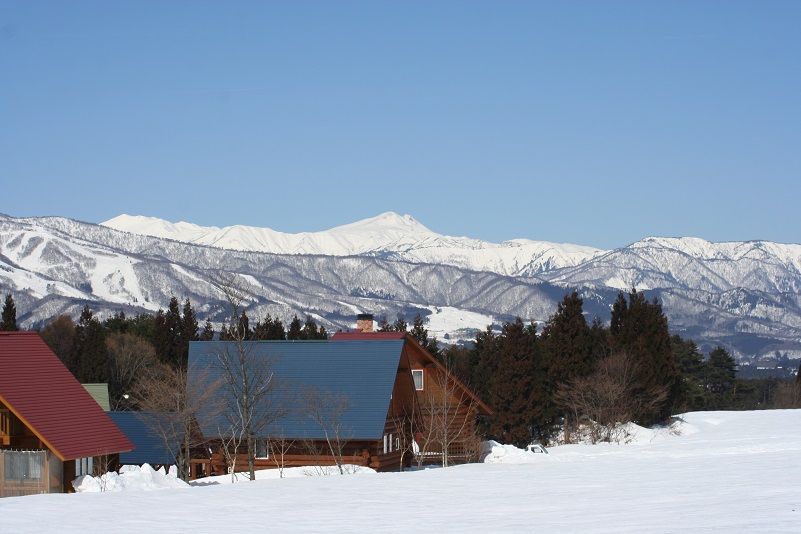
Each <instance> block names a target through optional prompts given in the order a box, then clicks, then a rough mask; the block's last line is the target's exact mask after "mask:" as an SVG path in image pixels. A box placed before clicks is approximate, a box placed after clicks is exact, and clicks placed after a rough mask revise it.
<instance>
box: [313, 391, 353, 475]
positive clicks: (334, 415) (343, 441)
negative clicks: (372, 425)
mask: <svg viewBox="0 0 801 534" xmlns="http://www.w3.org/2000/svg"><path fill="white" fill-rule="evenodd" d="M350 407H351V403H350V400H349V399H348V397H347V395H337V394H334V393H331V392H328V391H317V390H311V391H307V392H306V395H305V409H306V413H307V414H308V416H309V418H311V420H312V421H314V422H315V423H317V424H318V425H319V426H320V428H321V429H322V431H323V436H324V437H325V442H326V446H327V448H328V452H329V453H330V454H331V457H332V458H333V459H334V463H335V464H336V466H337V468H338V469H339V474H340V475H344V474H345V468H344V463H345V462H344V459H343V456H344V454H343V452H344V450H345V446H346V445H347V443H348V440H349V439H350V428H348V427H347V425H346V424H345V423H344V421H343V416H344V415H345V412H347V411H348V410H349V409H350Z"/></svg>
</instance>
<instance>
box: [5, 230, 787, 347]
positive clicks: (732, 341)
mask: <svg viewBox="0 0 801 534" xmlns="http://www.w3.org/2000/svg"><path fill="white" fill-rule="evenodd" d="M346 226H347V225H346ZM684 242H685V241H682V240H677V238H646V239H644V240H642V241H639V242H637V243H635V244H632V245H631V246H628V247H623V248H621V249H615V250H613V251H606V252H604V253H602V254H598V255H594V256H592V257H591V258H589V259H587V260H585V261H582V262H581V263H577V264H575V265H568V266H565V267H558V268H544V269H543V268H539V270H537V271H536V272H533V271H534V269H529V271H528V272H527V274H524V275H516V276H512V275H508V274H503V273H502V272H494V271H492V268H493V267H495V268H497V270H498V271H503V269H506V268H508V266H509V265H508V264H506V263H504V262H503V261H498V262H496V264H495V265H493V264H492V263H491V262H490V263H487V262H485V263H484V264H482V266H483V267H484V268H483V269H480V270H479V269H470V268H467V267H464V266H460V265H449V264H447V261H446V262H440V263H437V262H434V261H428V262H426V261H420V260H419V257H420V256H425V254H430V255H429V257H430V258H435V257H436V256H437V255H438V254H439V255H440V256H441V253H442V251H443V249H439V248H437V247H434V246H433V245H432V243H431V242H424V245H425V246H426V248H416V249H412V250H411V252H414V254H410V251H409V250H407V251H400V252H398V251H393V250H389V251H384V250H377V249H372V250H371V251H370V252H369V253H365V254H361V255H349V256H326V255H321V254H316V255H310V254H276V253H267V252H250V251H234V250H226V249H222V248H216V247H210V246H207V245H200V244H190V243H183V242H180V241H174V240H169V239H166V238H158V237H152V236H146V235H141V234H135V233H130V232H125V231H119V230H116V229H113V228H109V227H107V226H101V225H96V224H91V223H83V222H80V221H74V220H71V219H66V218H61V217H42V218H13V217H9V216H0V291H2V292H11V293H13V295H14V299H15V301H16V302H17V310H18V313H19V314H20V321H21V322H22V324H23V325H26V326H27V327H31V326H37V325H38V326H41V325H42V324H44V322H46V321H47V320H49V319H50V318H52V317H53V316H55V315H58V314H60V313H68V314H71V315H72V316H73V317H77V315H79V314H80V310H81V308H82V307H83V305H84V304H89V305H90V306H91V307H92V309H93V310H95V312H96V313H98V314H100V315H101V316H103V315H105V316H107V315H109V314H111V313H116V312H119V311H124V312H125V313H126V314H131V313H141V312H148V313H152V312H154V311H156V310H158V309H159V308H166V306H167V304H168V302H169V299H170V297H171V296H173V295H176V296H178V297H179V298H181V299H183V298H190V299H191V301H192V303H193V306H194V307H195V308H196V312H197V314H198V316H199V318H201V319H205V317H210V318H212V320H214V321H217V322H220V321H222V320H223V318H224V311H223V310H224V309H225V307H224V305H223V303H222V302H221V300H220V297H219V295H217V294H216V290H214V288H213V284H212V278H213V276H214V274H215V273H216V272H219V271H220V270H223V271H226V272H231V273H235V274H237V275H238V276H239V278H240V279H241V280H244V281H245V282H246V283H247V284H248V286H249V288H250V289H249V295H250V296H249V300H248V303H247V310H248V314H249V315H250V316H251V317H254V318H259V317H264V316H266V314H267V313H269V314H271V315H272V316H274V317H279V318H281V319H282V320H288V319H290V318H291V317H292V315H293V314H298V315H299V316H301V317H302V316H303V315H305V314H307V313H308V314H311V315H312V316H313V317H315V319H317V320H318V321H319V322H320V323H322V324H323V325H324V326H326V328H327V329H328V330H329V331H335V330H337V329H339V328H343V329H348V328H353V325H354V318H355V315H356V313H359V312H365V311H366V312H372V313H373V314H375V316H376V317H378V318H381V317H386V318H388V319H389V320H390V321H392V320H394V318H395V317H396V316H398V315H402V316H405V317H407V318H411V317H413V316H414V315H415V314H417V313H420V314H421V315H423V316H425V317H427V318H428V319H429V323H428V324H429V329H430V330H431V331H432V333H434V334H436V335H437V336H438V337H439V338H440V339H441V340H443V339H444V338H445V337H446V336H448V337H449V338H450V341H454V340H455V339H457V338H458V337H459V336H460V335H462V334H460V333H459V332H457V330H460V329H467V331H466V332H467V334H465V335H467V337H468V338H469V337H470V336H471V335H472V334H470V333H469V332H470V331H471V330H470V329H484V328H485V327H486V325H487V324H496V325H498V324H500V323H502V322H503V321H506V320H511V319H513V318H514V317H515V316H520V317H521V318H523V319H524V320H526V321H534V322H537V323H540V324H541V323H542V322H544V321H546V320H547V319H548V317H549V316H550V315H551V314H552V313H554V311H555V310H556V305H557V303H558V302H559V301H560V300H561V298H562V296H563V295H564V294H565V293H566V292H568V291H572V290H573V289H576V290H578V291H579V294H580V296H581V297H582V298H583V299H584V310H585V312H586V314H587V317H588V320H591V319H592V318H593V317H595V316H598V317H600V318H601V319H602V320H604V321H608V318H609V310H610V306H611V303H612V302H613V301H614V299H615V298H616V296H617V294H618V291H620V290H623V291H627V290H628V289H630V288H632V287H636V288H637V289H640V290H645V291H646V294H647V296H648V298H653V297H656V298H658V299H659V300H660V302H662V304H663V308H664V310H665V313H666V315H667V316H668V320H669V323H670V326H671V331H672V332H674V333H679V334H682V335H683V336H685V337H691V338H693V339H695V340H696V342H698V344H699V346H701V347H702V348H703V349H704V350H708V349H711V348H712V347H713V346H715V345H722V346H725V347H727V348H728V349H729V350H730V351H731V352H732V353H733V354H734V355H735V356H736V357H738V358H739V359H740V360H741V361H749V360H753V359H757V358H761V357H766V355H768V356H770V355H772V354H774V353H782V354H785V355H787V354H790V355H792V356H793V357H797V356H795V355H798V356H801V342H799V340H801V295H799V288H801V269H799V265H801V259H800V258H801V246H799V245H782V244H774V243H770V242H761V241H760V242H739V243H733V244H732V243H728V244H723V245H719V244H714V243H709V242H706V241H704V240H699V239H696V238H692V240H691V241H690V244H689V245H688V246H687V247H684V245H683V243H684ZM680 245H681V246H682V249H681V250H679V249H677V248H676V247H678V246H680ZM444 250H445V251H446V252H447V249H444ZM421 251H424V252H425V254H424V252H421ZM457 252H459V253H460V254H462V255H464V251H463V250H460V251H457ZM481 252H482V253H485V252H486V249H481ZM462 259H463V256H462V257H459V258H457V260H458V261H462ZM482 259H484V258H482ZM535 259H536V258H532V257H527V258H526V257H523V258H522V259H521V264H519V265H516V266H515V269H517V270H518V271H521V272H526V270H525V269H521V265H522V263H523V262H524V261H534V260H535ZM458 261H454V262H453V263H458Z"/></svg>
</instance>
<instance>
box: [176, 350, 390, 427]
mask: <svg viewBox="0 0 801 534" xmlns="http://www.w3.org/2000/svg"><path fill="white" fill-rule="evenodd" d="M403 346H404V340H403V339H394V340H381V341H364V340H358V341H330V340H328V341H248V342H245V350H246V351H247V354H248V357H249V358H253V359H254V360H255V361H258V360H260V359H269V360H270V362H271V368H272V370H273V373H274V376H275V377H276V378H278V379H279V380H280V381H281V383H282V387H281V388H279V389H281V390H282V393H281V395H282V398H281V399H279V400H283V401H285V402H287V403H288V404H290V407H291V408H294V411H293V413H290V414H289V415H287V416H286V417H284V418H282V419H280V420H278V421H277V422H276V423H275V425H273V427H272V428H270V429H267V430H266V431H265V432H264V435H262V436H258V437H261V438H269V437H275V436H280V435H283V436H284V437H286V438H291V439H324V438H325V435H324V433H323V429H322V428H320V425H318V424H317V423H315V422H314V421H313V420H312V419H311V418H310V417H309V416H308V415H307V414H303V413H301V412H300V411H299V410H300V408H301V407H302V404H303V402H302V400H300V399H299V398H298V397H302V394H303V392H306V391H317V392H320V393H321V394H332V395H336V396H339V395H344V396H346V397H347V399H348V402H349V408H348V409H347V411H345V413H344V414H343V415H342V418H341V423H342V425H343V430H344V432H343V434H344V435H345V436H346V437H347V438H348V439H353V440H363V439H364V440H368V439H369V440H373V439H381V436H382V435H383V433H384V424H385V423H386V418H387V412H388V410H389V402H390V399H391V397H392V388H393V386H394V384H395V377H396V375H397V372H398V364H399V363H400V358H401V353H402V351H403ZM235 348H236V345H235V342H232V341H194V342H191V343H190V344H189V373H190V378H191V377H192V376H193V375H194V376H197V375H198V374H199V373H201V372H202V370H203V369H208V372H209V374H210V375H211V376H212V377H213V378H217V377H219V376H221V373H222V370H221V368H220V363H219V359H218V355H220V354H224V353H225V351H226V350H227V351H234V350H235ZM220 395H225V393H220ZM292 399H294V402H293V401H292ZM199 424H200V428H201V430H202V432H203V434H204V436H206V437H214V436H217V435H219V434H218V433H219V430H218V429H220V428H225V427H226V426H227V425H226V423H225V417H224V415H219V416H217V417H214V418H204V417H201V418H200V421H199ZM329 432H330V431H329Z"/></svg>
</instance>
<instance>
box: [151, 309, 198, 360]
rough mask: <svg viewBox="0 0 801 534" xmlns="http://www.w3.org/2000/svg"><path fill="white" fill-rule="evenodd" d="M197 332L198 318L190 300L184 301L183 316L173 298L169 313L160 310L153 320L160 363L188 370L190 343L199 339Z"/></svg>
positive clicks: (155, 344) (154, 338)
mask: <svg viewBox="0 0 801 534" xmlns="http://www.w3.org/2000/svg"><path fill="white" fill-rule="evenodd" d="M197 330H198V324H197V318H196V317H195V312H194V310H193V309H192V304H191V302H189V299H186V301H184V306H183V315H181V306H180V304H179V303H178V299H177V298H176V297H174V296H173V297H172V298H171V299H170V305H169V306H168V308H167V311H166V312H165V311H164V310H161V309H159V311H158V313H156V316H155V318H154V320H153V346H154V347H155V349H156V356H157V357H158V359H159V361H161V362H162V363H166V364H167V365H169V366H171V367H173V368H175V369H186V365H187V361H188V359H189V342H190V341H196V340H197V339H198V335H197Z"/></svg>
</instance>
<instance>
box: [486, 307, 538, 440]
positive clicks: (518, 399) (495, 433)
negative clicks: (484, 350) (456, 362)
mask: <svg viewBox="0 0 801 534" xmlns="http://www.w3.org/2000/svg"><path fill="white" fill-rule="evenodd" d="M497 351H498V352H497V365H496V366H495V372H494V373H493V376H492V377H491V379H490V381H489V403H490V406H491V407H492V408H493V410H495V415H494V416H493V417H492V418H491V419H490V421H489V426H488V430H489V433H490V435H491V436H492V437H493V438H494V439H496V440H498V441H501V442H502V443H510V444H513V445H516V446H518V447H525V446H526V445H528V444H529V443H531V440H532V437H533V435H532V426H533V422H534V420H535V419H536V418H537V416H536V414H535V412H534V411H535V410H536V409H537V408H538V407H539V405H538V403H537V402H536V401H537V399H535V398H534V395H533V393H534V381H533V378H534V376H535V374H536V363H537V356H538V354H537V336H536V328H534V327H528V328H527V327H526V326H524V325H523V322H522V321H521V320H520V318H517V319H516V320H515V322H513V323H506V324H505V325H504V326H503V330H502V333H501V336H500V339H499V340H498V343H497Z"/></svg>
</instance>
